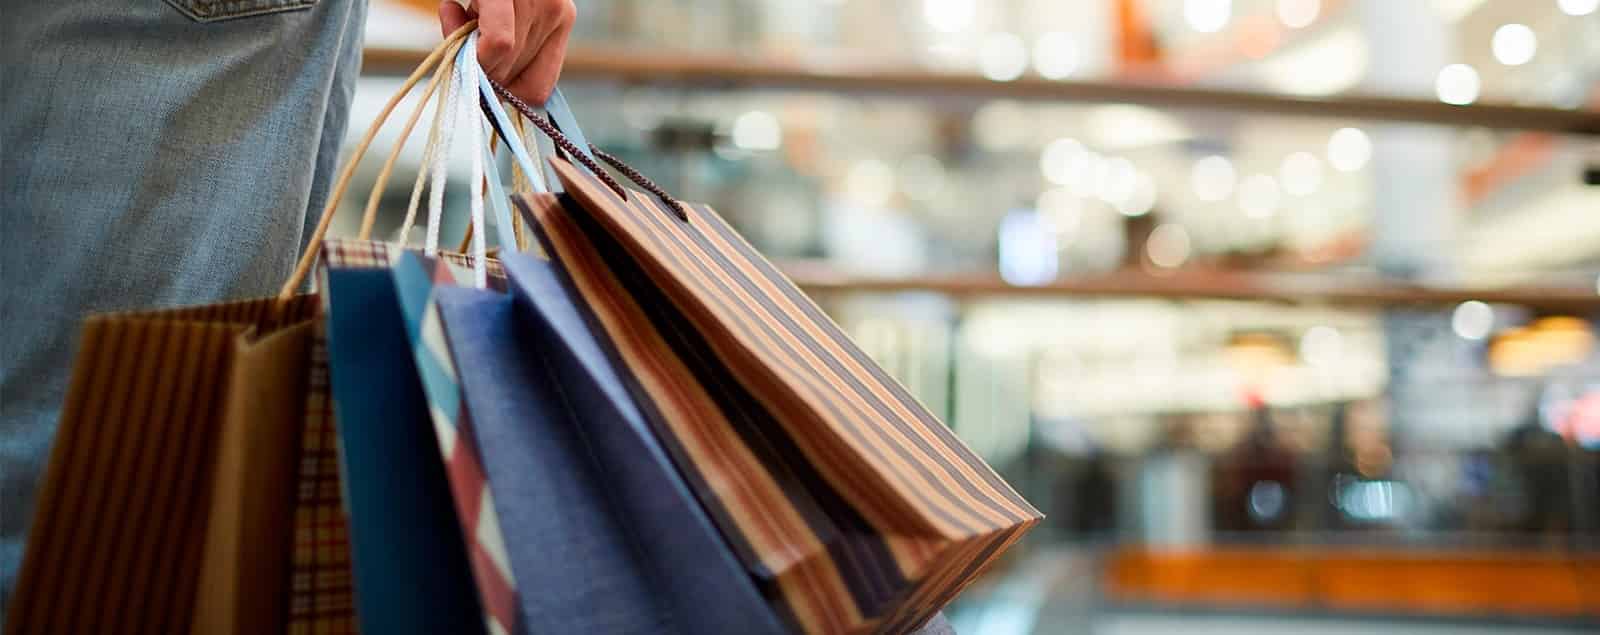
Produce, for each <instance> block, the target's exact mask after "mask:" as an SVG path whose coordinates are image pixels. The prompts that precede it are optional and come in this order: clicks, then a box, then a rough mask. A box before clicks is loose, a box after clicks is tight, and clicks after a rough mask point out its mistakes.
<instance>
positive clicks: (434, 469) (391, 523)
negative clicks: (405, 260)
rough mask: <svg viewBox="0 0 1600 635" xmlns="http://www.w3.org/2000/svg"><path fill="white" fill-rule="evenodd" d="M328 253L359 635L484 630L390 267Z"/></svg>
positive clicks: (326, 284)
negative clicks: (352, 261) (359, 263)
mask: <svg viewBox="0 0 1600 635" xmlns="http://www.w3.org/2000/svg"><path fill="white" fill-rule="evenodd" d="M331 247H332V248H331V249H330V250H326V253H325V254H324V261H325V262H326V263H327V264H328V266H327V268H326V269H325V270H324V279H323V285H322V289H323V291H324V298H325V299H326V302H327V321H328V322H327V323H328V368H329V372H330V381H331V389H332V390H331V394H332V396H333V409H334V414H335V419H336V421H337V425H338V429H339V446H340V452H341V457H342V461H341V467H342V471H343V476H344V484H345V501H346V506H347V508H348V512H349V526H350V540H351V557H352V560H353V562H352V572H353V574H354V575H355V603H356V614H357V617H358V619H359V621H360V628H361V631H362V632H366V633H385V634H391V633H473V632H482V630H483V617H482V616H483V613H482V611H481V610H480V609H479V607H478V600H477V596H476V594H475V592H474V586H473V582H472V576H471V573H470V571H469V568H468V564H467V559H466V551H465V547H464V545H463V542H462V537H461V530H460V528H459V526H458V524H457V521H456V516H455V513H454V510H453V509H452V505H451V494H450V489H449V486H448V484H447V481H446V478H445V473H444V466H443V464H442V463H441V461H440V458H439V456H440V455H439V449H438V446H437V444H436V441H435V440H434V435H433V433H432V431H431V428H430V424H429V416H428V402H427V400H426V399H425V398H424V395H423V392H422V385H421V383H420V382H419V380H418V374H417V368H416V365H415V364H414V363H413V361H412V357H411V348H410V346H409V343H408V342H409V340H408V338H407V335H406V329H405V325H404V323H403V321H402V318H401V313H400V305H399V298H398V296H397V294H396V291H395V286H394V282H393V280H392V278H391V274H390V272H389V270H388V268H387V267H381V268H374V267H346V266H340V265H341V263H343V262H346V261H347V260H348V258H347V257H346V256H348V255H349V254H342V255H341V254H340V252H341V251H344V250H342V249H340V248H339V246H337V245H334V246H331Z"/></svg>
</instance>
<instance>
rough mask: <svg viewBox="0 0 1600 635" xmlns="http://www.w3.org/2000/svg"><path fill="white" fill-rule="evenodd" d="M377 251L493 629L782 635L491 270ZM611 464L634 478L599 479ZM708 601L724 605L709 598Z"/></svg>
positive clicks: (501, 199)
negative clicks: (516, 314) (385, 258)
mask: <svg viewBox="0 0 1600 635" xmlns="http://www.w3.org/2000/svg"><path fill="white" fill-rule="evenodd" d="M472 46H473V40H472V39H470V38H469V39H468V41H467V44H466V45H465V46H464V47H463V49H462V51H461V52H460V53H459V56H460V57H459V59H458V60H457V67H456V72H457V73H458V74H459V73H462V72H463V69H465V71H466V72H467V73H469V74H470V73H471V72H473V69H474V67H475V60H474V59H472V58H471V57H469V52H470V48H471V47H472ZM462 79H463V80H464V81H463V84H464V85H465V84H470V81H468V80H470V79H471V78H469V77H463V78H462ZM478 79H479V80H480V81H479V84H478V87H479V88H480V92H481V94H482V95H483V97H484V101H483V104H484V105H485V107H486V109H487V110H488V112H489V114H490V115H491V117H492V118H493V121H494V122H495V125H494V129H495V130H497V131H499V132H501V133H502V138H504V139H505V141H506V142H507V147H508V148H509V149H510V150H511V152H512V154H513V155H514V156H515V157H516V158H517V159H518V162H519V163H520V164H521V167H522V168H523V170H522V171H523V173H524V174H526V175H530V180H531V181H532V182H531V183H530V185H533V186H535V187H539V186H541V185H542V184H541V183H540V182H539V180H538V179H537V175H538V174H539V169H538V168H537V167H536V165H537V164H536V163H534V162H533V161H532V160H531V158H530V157H529V153H528V152H527V150H526V149H525V148H523V147H522V139H521V137H520V136H512V135H507V134H505V133H506V132H508V131H511V130H512V129H513V128H512V126H511V125H510V122H509V120H508V118H507V117H506V116H505V113H504V112H503V110H501V109H500V108H499V105H498V100H497V99H496V98H495V95H494V94H493V92H492V89H491V88H490V87H489V86H488V84H487V83H486V82H485V81H483V79H482V77H481V76H480V77H479V78H478ZM467 136H469V137H471V136H472V135H471V134H469V135H467ZM485 136H487V135H485ZM485 163H486V164H492V161H486V162H485ZM485 176H486V177H487V179H486V181H487V185H488V191H489V196H488V201H489V203H490V204H491V205H490V206H491V207H493V208H494V211H495V216H496V219H497V222H496V223H495V229H497V230H498V231H499V233H500V237H499V242H500V244H501V245H502V247H505V246H514V245H516V244H518V240H517V237H516V236H515V235H513V233H512V231H511V229H512V227H513V224H512V222H511V216H510V211H509V207H508V206H507V201H506V199H505V195H504V193H503V188H502V187H501V183H500V180H499V177H498V174H497V173H496V172H495V171H494V170H488V171H487V172H486V174H485ZM475 209H476V207H475ZM485 231H487V230H485ZM479 235H481V233H480V234H479ZM512 257H514V258H527V257H526V256H520V255H517V254H513V255H512ZM390 259H391V262H392V271H393V273H394V280H395V285H396V288H397V290H398V292H399V296H400V298H401V306H402V313H403V314H404V316H405V321H406V327H407V330H408V333H409V335H410V337H411V344H412V351H413V354H414V358H415V362H416V365H417V368H418V371H419V373H420V377H421V379H422V383H423V386H424V390H425V393H426V395H427V398H428V401H429V404H430V407H431V411H432V415H433V423H434V428H435V430H436V432H437V437H438V443H439V449H440V451H441V453H442V457H441V458H442V460H443V461H444V463H445V464H446V465H447V467H448V469H447V471H448V472H449V475H450V480H451V487H452V491H453V492H454V494H455V502H456V508H457V514H458V515H459V517H460V518H461V521H462V529H463V533H464V535H465V539H466V541H467V543H468V544H467V549H468V552H469V554H470V557H471V562H472V566H473V568H474V574H475V576H476V578H477V580H478V587H479V595H480V598H481V600H482V601H483V603H484V607H485V610H486V613H487V614H488V619H490V620H491V622H493V624H492V626H491V628H498V629H499V630H501V631H504V632H508V633H517V632H534V633H539V632H606V633H628V632H649V633H666V632H683V633H700V632H739V633H776V632H780V631H779V626H778V624H777V622H776V621H775V620H774V618H773V616H772V615H771V613H770V612H769V611H768V610H767V608H766V607H765V605H764V603H762V602H761V600H760V598H759V597H758V596H757V595H756V593H755V589H754V586H753V585H752V584H751V583H750V581H749V580H748V578H747V577H746V576H745V575H744V573H743V571H741V570H740V569H738V567H737V566H736V563H733V562H732V561H731V558H730V556H729V553H728V550H727V548H726V546H725V545H724V544H723V543H722V541H721V537H720V536H719V535H717V533H716V530H715V529H714V528H713V527H711V526H710V525H709V523H706V522H704V519H703V514H701V513H700V511H699V509H698V502H696V501H695V500H694V499H693V498H692V497H689V496H687V495H686V491H684V490H683V488H682V485H681V482H680V479H678V477H677V474H676V472H675V470H674V469H673V468H672V466H671V465H670V463H668V462H666V461H664V460H662V459H663V458H664V457H662V456H661V454H660V451H659V448H655V447H654V446H653V445H651V443H652V442H653V439H651V437H650V436H649V432H648V430H645V429H644V428H643V427H642V426H639V425H638V422H637V413H636V412H634V418H633V420H632V421H631V423H633V425H634V428H633V429H631V430H629V431H628V433H624V434H621V435H619V434H617V433H616V431H617V430H618V426H619V425H620V426H627V425H629V423H630V422H628V421H621V420H618V417H617V410H618V408H619V407H620V406H619V405H618V404H615V403H610V402H594V401H592V397H591V395H592V394H593V390H592V388H593V386H592V382H593V379H592V378H590V377H589V376H588V375H583V376H579V375H574V374H572V373H571V372H570V371H571V370H572V369H571V368H570V366H563V365H562V364H561V363H560V362H559V361H555V360H553V359H552V356H551V355H550V352H551V351H550V350H548V349H550V347H551V344H550V343H549V342H548V339H549V338H548V333H547V331H548V329H544V328H541V327H540V326H539V325H537V324H534V325H524V324H516V323H514V321H513V316H512V311H511V307H512V304H511V302H510V300H509V299H508V298H507V297H506V296H505V294H504V280H505V278H504V276H503V275H501V273H500V271H499V270H498V269H497V268H496V267H493V266H491V267H490V268H489V270H488V271H487V274H486V275H485V276H483V277H482V280H481V281H480V280H475V279H474V278H475V276H473V275H471V273H470V272H468V271H467V270H466V268H465V267H463V266H462V263H460V262H453V261H452V260H451V259H448V258H435V257H432V256H428V255H425V254H419V253H414V252H413V253H407V252H400V251H393V252H391V258H390ZM491 264H492V263H491ZM447 307H448V308H447ZM447 311H453V312H454V317H452V318H446V317H444V313H446V312H447ZM567 311H568V313H569V314H571V315H573V316H575V315H576V313H575V312H574V311H573V310H572V308H571V307H570V306H568V307H567ZM447 333H448V335H447ZM580 335H582V334H580ZM589 341H590V346H591V348H592V347H593V346H594V345H593V340H592V337H590V338H589ZM591 361H595V360H591ZM558 368H560V369H562V370H565V371H568V372H567V373H566V375H565V376H563V375H562V374H561V372H560V371H558V370H557V369H558ZM614 396H615V395H614ZM480 439H486V440H487V442H486V443H482V444H480V443H479V440H480ZM480 446H481V447H480ZM652 449H654V453H653V454H652V453H651V450H652ZM617 474H621V475H625V478H624V479H623V480H624V482H625V487H627V488H631V489H627V490H626V491H625V492H620V493H619V492H617V491H614V488H611V487H609V483H610V481H611V480H612V479H611V477H612V476H613V475H617ZM640 485H644V486H646V487H647V488H648V489H643V490H642V489H640V488H639V486H640ZM674 486H676V488H677V490H676V491H674V490H673V487H674ZM673 494H676V495H675V496H674V495H673ZM551 510H561V511H560V513H559V514H552V513H551ZM696 519H698V520H699V522H698V524H696V523H695V522H694V521H695V520H696ZM685 532H690V533H687V534H686V533H685ZM502 534H506V535H502ZM508 538H509V539H508ZM719 565H720V567H719ZM730 565H732V566H730ZM707 597H719V598H722V599H723V601H721V602H718V603H716V604H714V605H709V606H708V605H707V604H706V602H705V598H707Z"/></svg>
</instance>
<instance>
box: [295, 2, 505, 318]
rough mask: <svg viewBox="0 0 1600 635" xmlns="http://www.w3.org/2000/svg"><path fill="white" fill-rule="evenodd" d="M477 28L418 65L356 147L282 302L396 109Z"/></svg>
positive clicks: (301, 278)
mask: <svg viewBox="0 0 1600 635" xmlns="http://www.w3.org/2000/svg"><path fill="white" fill-rule="evenodd" d="M477 27H478V21H477V20H471V21H468V22H467V23H466V24H463V25H461V28H459V29H456V30H455V32H454V33H451V34H450V37H447V38H445V40H444V42H441V43H440V44H439V46H437V47H435V48H434V49H433V51H432V52H430V53H428V56H427V57H426V58H424V59H423V60H422V63H421V64H418V65H417V69H416V70H414V71H412V72H411V76H410V77H407V78H406V81H405V83H404V84H402V85H401V86H400V90H398V91H396V92H395V94H394V96H393V97H390V98H389V103H387V104H384V107H383V110H382V111H380V112H379V113H378V116H377V118H376V119H375V120H374V121H373V122H372V125H371V126H368V127H367V134H366V136H364V137H362V139H361V143H359V144H357V145H356V150H355V152H353V153H351V155H350V159H349V160H348V161H346V162H345V165H344V169H343V170H341V171H340V173H339V179H338V181H336V182H335V184H334V187H333V190H332V191H331V192H330V193H329V195H328V202H327V204H326V205H324V206H323V208H322V217H321V218H319V219H318V220H317V228H316V229H315V230H314V231H312V232H311V240H309V241H307V242H306V249H305V253H303V254H301V255H300V262H299V263H298V264H296V265H295V269H294V273H293V274H291V275H290V276H289V280H288V281H286V282H284V283H283V288H281V289H279V290H278V298H279V299H282V300H287V299H289V298H291V297H294V292H295V291H296V290H298V289H299V288H300V284H301V283H303V282H305V279H306V275H307V274H309V273H310V272H311V266H312V265H313V264H315V263H316V261H317V252H319V251H321V250H322V241H323V239H324V238H326V237H327V235H328V226H329V225H331V224H332V223H333V213H334V212H335V211H336V210H338V209H339V200H340V199H342V198H343V197H344V192H345V190H346V189H348V188H349V187H350V177H351V176H352V175H354V174H355V171H356V165H357V164H358V163H360V162H361V157H362V156H364V155H365V154H366V153H367V148H368V147H369V146H371V145H372V140H373V138H375V137H377V136H378V130H379V129H380V128H382V127H383V124H384V122H385V121H386V120H387V119H388V118H389V114H390V113H393V112H394V109H395V107H396V106H399V104H400V101H401V100H403V99H405V96H406V94H408V93H410V92H411V89H412V88H413V87H415V86H416V85H417V82H419V81H421V80H422V76H423V75H425V74H427V72H428V71H429V70H430V69H432V68H433V67H434V66H436V65H438V63H439V60H440V59H442V58H444V57H445V55H446V53H448V52H449V51H450V50H451V48H452V47H454V46H456V45H457V44H458V43H460V42H461V41H462V40H465V39H466V37H467V34H469V33H471V32H472V30H473V29H476V28H477Z"/></svg>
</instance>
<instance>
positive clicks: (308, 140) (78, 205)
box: [0, 0, 366, 598]
mask: <svg viewBox="0 0 1600 635" xmlns="http://www.w3.org/2000/svg"><path fill="white" fill-rule="evenodd" d="M365 14H366V5H365V3H364V2H362V0H166V2H158V1H156V0H146V1H144V2H130V3H115V2H92V1H88V0H52V1H49V2H43V1H34V2H14V3H8V5H7V7H6V9H5V18H4V20H0V22H3V26H0V51H3V53H4V56H3V60H4V62H3V72H4V77H3V79H0V99H3V100H4V102H3V106H0V114H3V117H0V149H3V150H0V155H3V159H0V161H3V164H0V165H3V169H0V236H3V237H4V239H5V243H4V248H3V249H0V325H4V336H3V337H0V592H3V597H5V598H9V597H10V594H11V589H12V587H13V585H14V582H15V576H16V574H17V569H18V567H19V565H20V560H21V556H22V546H23V540H24V538H25V536H26V533H27V528H28V522H29V517H30V516H31V513H32V509H33V505H34V494H35V489H36V488H37V485H38V481H39V477H40V473H41V472H42V470H43V468H44V464H45V461H46V457H47V456H48V455H49V451H50V442H51V437H52V436H53V434H54V432H55V425H56V416H57V411H58V409H59V408H60V405H61V401H62V398H63V395H64V392H65V389H66V383H67V377H68V374H69V371H70V369H71V365H72V355H73V350H74V346H75V343H76V342H75V340H76V336H77V333H78V328H79V325H80V322H81V320H82V319H83V317H84V316H85V315H86V314H88V313H90V312H97V311H114V310H122V309H144V308H155V307H166V306H178V305H188V304H205V303H211V302H217V301H220V300H224V299H233V298H240V297H249V296H261V295H267V294H270V293H272V292H273V291H275V290H276V288H277V285H279V284H281V283H282V282H283V280H284V279H285V278H287V276H288V274H289V272H290V270H291V269H292V266H293V260H294V258H295V256H296V253H297V252H298V251H299V248H300V246H301V241H302V240H303V238H304V236H305V234H306V233H307V218H308V211H318V210H320V209H321V206H322V203H323V200H324V198H325V197H326V193H327V189H328V187H329V181H330V180H331V179H330V176H331V173H332V172H333V170H334V168H335V167H336V165H335V161H336V160H337V158H338V157H337V155H338V149H339V145H340V141H341V138H342V137H343V135H344V130H345V124H346V121H345V119H346V115H347V112H348V109H349V104H350V99H351V95H352V93H353V92H354V89H355V79H356V75H357V73H358V72H359V70H360V68H359V67H360V60H361V35H362V32H363V27H364V24H365V21H366V20H365V18H366V15H365ZM104 423H105V425H107V426H114V425H118V423H119V422H117V421H115V420H107V421H105V422H104Z"/></svg>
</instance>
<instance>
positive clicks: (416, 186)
mask: <svg viewBox="0 0 1600 635" xmlns="http://www.w3.org/2000/svg"><path fill="white" fill-rule="evenodd" d="M455 58H456V56H455V55H451V56H449V57H446V58H445V60H444V62H443V63H441V64H440V65H439V68H438V69H437V70H435V71H434V74H435V75H445V76H448V75H450V74H451V73H453V72H454V70H455V64H456V60H455ZM447 92H448V91H441V92H440V93H439V101H438V103H436V104H434V107H433V127H432V128H430V129H429V130H428V144H427V145H426V146H424V147H423V149H422V167H421V168H420V169H418V170H417V178H416V180H415V181H412V182H411V200H410V201H409V202H407V203H406V217H405V219H404V220H401V221H400V230H399V231H397V232H396V235H395V242H398V243H400V244H401V245H405V244H407V242H408V240H409V237H410V235H411V228H412V227H413V226H415V225H416V223H417V204H418V203H420V202H421V201H422V184H423V182H424V181H426V180H427V178H428V172H429V170H428V168H429V166H431V165H433V155H434V153H435V152H438V151H439V130H440V128H442V127H443V125H444V112H445V110H446V106H447V104H445V102H446V101H449V100H448V99H447V98H446V93H447Z"/></svg>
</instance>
